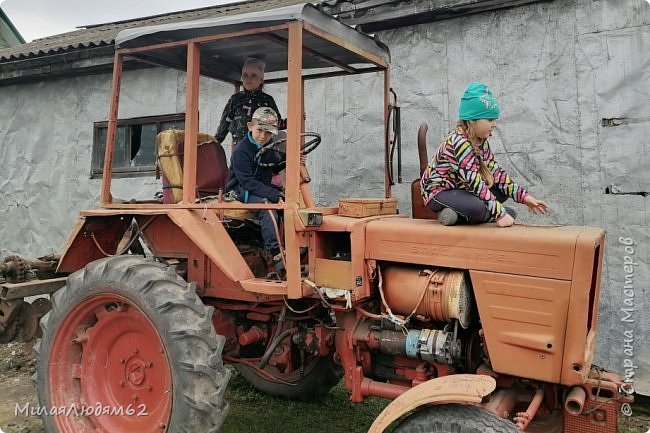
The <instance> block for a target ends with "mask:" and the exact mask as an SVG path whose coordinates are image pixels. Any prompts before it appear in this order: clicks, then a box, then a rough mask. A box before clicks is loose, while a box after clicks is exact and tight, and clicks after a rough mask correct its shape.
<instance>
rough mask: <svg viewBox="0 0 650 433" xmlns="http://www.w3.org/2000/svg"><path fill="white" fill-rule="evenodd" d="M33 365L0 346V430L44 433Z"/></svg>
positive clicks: (642, 430)
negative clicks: (30, 410)
mask: <svg viewBox="0 0 650 433" xmlns="http://www.w3.org/2000/svg"><path fill="white" fill-rule="evenodd" d="M35 368H36V361H35V360H34V358H33V356H32V345H31V344H30V343H8V344H2V345H0V432H2V433H45V431H44V430H43V425H42V423H41V419H40V418H39V417H38V416H30V415H26V414H24V412H25V411H24V410H23V411H22V413H21V410H20V409H21V408H23V409H24V408H25V405H30V406H36V405H37V398H36V391H35V389H34V386H33V384H32V380H31V377H32V375H33V374H34V371H35ZM633 413H634V415H633V416H631V417H622V416H621V417H620V423H619V432H621V433H648V432H650V399H648V398H643V399H642V401H641V402H640V403H639V404H635V405H634V406H633Z"/></svg>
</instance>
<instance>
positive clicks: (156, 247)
mask: <svg viewBox="0 0 650 433" xmlns="http://www.w3.org/2000/svg"><path fill="white" fill-rule="evenodd" d="M249 57H256V58H260V59H262V60H263V61H264V62H265V63H266V76H265V80H264V82H265V84H272V83H286V101H287V105H286V108H285V110H286V111H285V113H286V118H287V120H286V138H284V139H280V140H276V143H275V144H274V149H272V150H273V151H277V149H278V148H279V147H282V149H281V151H282V153H283V154H285V152H286V154H285V155H286V156H285V158H286V169H285V175H284V178H285V179H284V195H285V200H284V203H280V204H273V203H269V204H246V203H240V202H236V201H228V200H227V196H226V193H227V192H228V191H225V190H224V189H223V188H222V187H223V184H224V182H225V179H226V178H227V173H224V172H225V171H226V170H227V159H226V158H227V157H226V155H225V152H224V149H222V148H221V147H220V146H219V145H218V144H216V143H214V142H213V140H212V138H211V136H209V135H208V134H205V132H206V131H200V130H199V104H200V96H199V95H200V93H201V87H202V86H204V85H205V84H204V83H205V81H204V80H206V79H215V80H220V81H222V82H226V83H230V84H232V85H233V90H234V91H235V92H236V91H238V90H239V89H240V86H241V81H240V80H241V72H240V71H241V67H242V64H243V63H244V62H245V60H246V59H247V58H249ZM389 59H390V55H389V51H388V48H387V47H386V46H385V45H384V44H382V43H381V42H379V41H378V40H377V39H375V38H371V37H370V36H368V35H366V34H363V33H361V32H359V31H357V30H355V29H353V28H351V27H349V26H347V25H344V24H342V23H341V22H339V21H337V20H336V19H334V18H333V17H331V16H329V15H327V14H325V13H323V12H321V11H320V10H318V9H317V8H316V7H314V6H312V5H309V4H298V5H293V6H287V7H282V8H278V9H275V10H272V11H261V12H250V13H245V14H241V15H236V16H232V17H228V16H227V17H215V18H210V19H202V20H198V21H190V22H182V23H174V24H165V25H157V26H151V27H140V28H134V29H128V30H124V31H122V32H120V34H119V35H118V36H117V38H116V51H115V60H114V72H113V84H112V90H111V98H110V101H111V102H110V108H109V120H108V132H107V144H106V150H105V157H104V170H103V178H102V190H101V196H100V207H101V210H98V211H88V212H86V213H84V216H86V217H92V216H93V215H94V216H98V215H102V216H108V215H114V216H117V215H122V216H125V217H127V219H128V217H129V216H133V218H134V219H135V220H136V222H138V224H139V226H142V225H144V224H146V223H147V221H148V219H150V218H151V215H160V217H155V220H156V221H152V222H150V223H149V224H148V226H147V229H143V230H140V232H141V235H142V237H143V238H144V239H145V241H146V242H147V244H148V246H149V248H150V249H152V252H153V254H154V256H157V257H165V256H170V255H171V256H172V257H179V256H182V257H183V258H185V257H187V254H186V253H185V251H187V249H188V248H186V247H184V246H181V245H178V246H176V245H170V242H172V244H173V240H171V239H170V240H169V241H165V240H163V239H165V238H168V237H169V236H168V235H166V234H165V233H160V232H159V229H156V227H158V226H160V230H163V231H165V230H164V229H163V228H162V227H166V226H167V224H168V223H162V222H160V221H163V220H164V221H169V220H170V219H171V220H174V221H178V218H189V219H190V220H192V221H194V220H195V218H198V219H197V221H199V222H202V223H201V224H198V225H199V226H200V225H205V221H206V220H205V218H204V216H205V213H206V212H208V213H209V214H210V215H214V218H212V219H214V220H219V221H222V220H224V218H228V215H231V216H232V215H241V214H242V212H244V213H245V212H246V211H251V210H260V209H274V210H276V211H281V212H282V214H283V215H284V217H283V220H282V223H281V227H279V231H280V232H282V233H283V237H284V249H285V257H286V267H287V277H286V282H282V283H279V285H278V283H277V282H276V283H273V284H272V285H271V287H268V285H269V283H267V282H264V281H262V280H260V279H259V278H258V277H259V276H260V275H261V274H263V272H262V271H259V272H255V271H251V270H250V269H246V268H247V267H248V268H256V267H257V268H259V264H257V265H255V264H252V263H251V262H250V260H249V261H248V265H247V264H246V263H242V262H239V263H237V262H238V261H237V260H231V261H230V262H231V264H230V265H222V264H221V263H223V260H221V259H220V258H219V257H218V256H219V255H220V253H217V252H216V250H218V249H219V248H218V247H217V244H219V243H222V242H221V241H220V240H219V235H218V234H216V235H215V234H211V235H207V234H206V233H200V234H199V233H194V232H195V231H197V229H196V228H194V227H189V226H188V225H187V224H186V225H184V228H183V229H182V231H183V234H184V236H183V237H185V236H187V237H189V238H190V239H192V238H196V239H198V238H201V239H202V240H203V241H202V243H203V245H202V246H201V247H200V249H203V251H204V252H205V253H206V254H207V257H208V259H207V260H206V263H210V262H212V263H217V264H218V265H217V266H218V267H221V266H224V267H230V269H221V271H222V272H223V273H225V274H226V275H228V276H229V277H231V278H233V279H234V280H235V281H237V282H238V283H242V284H243V285H244V286H245V287H248V290H252V291H258V290H259V291H262V292H267V293H268V292H271V293H277V294H283V295H286V294H288V295H289V296H290V297H295V298H297V297H301V296H303V295H305V294H307V293H309V292H311V291H312V290H311V289H310V288H309V287H308V286H305V285H304V284H302V283H301V259H300V251H301V247H302V251H303V260H302V262H303V266H302V269H303V273H304V269H305V267H304V262H305V259H304V256H305V255H304V251H305V250H306V248H307V247H308V246H309V235H308V233H309V232H313V231H317V230H319V229H320V228H322V222H323V218H324V217H327V216H328V215H333V214H337V213H338V208H337V207H327V208H319V207H317V206H316V204H315V203H314V199H313V198H312V194H311V191H310V188H309V181H310V175H309V173H308V171H307V168H306V167H305V165H304V164H301V155H305V154H307V153H309V152H311V151H312V150H314V149H315V148H316V147H317V146H318V144H319V143H320V141H321V138H320V135H319V134H317V133H316V134H315V133H309V131H305V113H308V112H309V107H305V96H304V95H305V92H306V91H308V88H309V81H310V80H313V79H322V78H331V77H339V76H343V75H352V74H366V73H375V74H379V75H380V76H383V81H384V86H383V87H384V93H383V95H378V97H377V107H378V110H381V109H382V108H383V117H384V119H386V117H387V116H388V111H389V100H390V94H389V91H390V83H389V72H388V66H389ZM133 60H136V62H135V64H140V65H144V64H148V65H155V66H161V67H167V68H173V69H177V70H181V71H184V72H185V78H186V85H185V87H186V95H185V128H184V131H175V132H174V131H165V132H163V133H161V134H160V135H159V137H158V160H159V166H160V168H161V171H162V174H163V182H164V188H163V191H164V194H163V197H164V200H163V203H152V202H151V200H149V199H148V198H146V197H142V198H136V199H131V200H129V201H125V200H120V199H119V198H118V197H115V196H114V195H113V193H112V191H111V184H112V180H113V176H112V164H113V159H114V149H115V137H116V130H117V119H118V117H119V116H118V113H119V109H120V99H121V98H128V89H126V90H123V88H122V87H123V86H122V76H123V70H124V69H125V65H133V64H134V62H133ZM282 108H283V107H281V109H282ZM323 140H324V141H325V142H327V137H324V138H323ZM388 141H389V138H388V137H387V138H386V142H385V143H384V148H385V150H386V149H387V148H388V146H389V142H388ZM178 149H181V151H180V152H179V151H178ZM226 150H229V149H226ZM386 154H387V152H386ZM169 177H174V179H172V180H170V179H169ZM206 195H207V196H210V197H211V199H210V200H208V201H206V200H201V198H202V197H204V196H206ZM390 195H391V191H390V182H389V181H388V177H387V176H386V180H385V198H389V197H390ZM379 201H381V200H379ZM390 204H391V205H392V207H391V208H390V209H389V210H388V211H386V209H384V210H383V213H386V212H392V213H395V212H396V209H395V204H394V200H393V201H391V203H390ZM361 205H362V206H363V203H362V204H361ZM382 206H383V204H382ZM352 211H356V209H353V210H352ZM144 214H146V215H148V216H147V217H145V216H143V215H144ZM172 215H184V216H183V217H180V216H172ZM200 215H203V217H202V216H200ZM208 219H210V218H208ZM80 224H81V223H80ZM124 225H127V224H124ZM173 225H176V226H178V224H177V223H176V222H175V223H173ZM226 227H227V226H226ZM78 228H79V231H77V233H76V234H78V233H79V232H83V231H84V230H85V229H83V228H82V226H79V227H78ZM227 228H228V227H227ZM123 230H124V227H120V228H115V235H114V236H115V237H118V236H117V233H119V232H122V231H123ZM336 230H338V229H336ZM343 230H344V231H345V229H343ZM198 231H199V232H200V230H198ZM231 232H232V231H231ZM76 234H73V238H72V239H71V240H70V247H69V248H67V250H66V252H65V254H64V257H63V258H62V260H61V264H60V267H59V268H60V270H64V269H65V270H68V271H72V270H76V269H78V268H79V267H81V266H82V265H83V263H82V262H80V261H79V259H77V258H76V257H78V256H77V253H76V252H78V251H82V250H83V251H84V254H88V253H90V255H91V257H93V256H94V257H93V258H99V257H101V256H102V255H103V254H102V253H101V251H99V250H98V249H97V248H95V247H94V246H93V245H92V244H90V243H88V242H87V241H86V240H83V239H80V238H79V237H77V236H76ZM232 234H233V233H231V235H232ZM335 237H336V236H335ZM210 238H213V239H212V240H210ZM105 241H107V242H108V240H105ZM112 242H113V244H114V245H111V246H110V247H108V246H107V247H106V248H103V249H105V250H106V251H109V250H110V249H111V248H113V251H112V252H115V248H116V247H117V244H116V243H115V242H116V241H112ZM84 243H88V245H81V244H84ZM170 249H171V250H174V249H176V250H180V251H183V252H182V253H181V252H178V251H170ZM89 250H90V251H89ZM233 251H234V250H233ZM240 252H241V249H240ZM335 253H336V252H335V251H333V252H332V255H334V254H335ZM344 253H349V248H348V251H347V252H345V251H344ZM328 254H329V252H328ZM310 259H311V260H312V263H313V262H314V261H315V259H316V257H311V258H310ZM86 260H87V259H83V261H84V262H85V261H86ZM232 262H235V264H234V266H233V265H232ZM311 275H312V278H315V277H314V270H313V266H312V271H311ZM202 280H204V279H202ZM244 281H247V282H244Z"/></svg>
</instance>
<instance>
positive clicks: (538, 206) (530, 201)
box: [524, 195, 548, 215]
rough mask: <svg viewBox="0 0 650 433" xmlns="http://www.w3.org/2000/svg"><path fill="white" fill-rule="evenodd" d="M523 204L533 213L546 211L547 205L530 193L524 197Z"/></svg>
mask: <svg viewBox="0 0 650 433" xmlns="http://www.w3.org/2000/svg"><path fill="white" fill-rule="evenodd" d="M524 204H525V205H526V206H528V208H529V209H530V210H532V211H533V212H534V213H535V214H537V215H539V214H545V213H547V212H548V205H547V204H546V202H545V201H542V200H537V199H536V198H535V197H533V196H532V195H527V196H526V198H525V199H524Z"/></svg>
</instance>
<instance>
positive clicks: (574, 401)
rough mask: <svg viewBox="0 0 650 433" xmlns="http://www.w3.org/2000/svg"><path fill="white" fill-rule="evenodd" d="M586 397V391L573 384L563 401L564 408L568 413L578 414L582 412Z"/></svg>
mask: <svg viewBox="0 0 650 433" xmlns="http://www.w3.org/2000/svg"><path fill="white" fill-rule="evenodd" d="M586 398H587V393H586V392H585V390H584V388H582V387H579V386H574V387H573V388H571V391H569V395H567V397H566V400H565V401H564V410H566V412H567V413H568V414H570V415H573V416H578V415H580V414H581V413H582V411H583V410H584V407H585V399H586Z"/></svg>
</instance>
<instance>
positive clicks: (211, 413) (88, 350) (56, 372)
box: [34, 256, 230, 433]
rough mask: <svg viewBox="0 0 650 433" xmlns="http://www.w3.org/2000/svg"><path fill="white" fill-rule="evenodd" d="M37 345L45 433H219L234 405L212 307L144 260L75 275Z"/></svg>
mask: <svg viewBox="0 0 650 433" xmlns="http://www.w3.org/2000/svg"><path fill="white" fill-rule="evenodd" d="M52 300H53V302H52V303H53V305H52V310H51V311H50V312H49V313H48V314H47V315H45V316H44V317H43V319H42V320H41V326H42V328H43V338H42V339H41V340H40V342H39V343H37V344H36V346H35V347H34V351H35V352H36V356H37V359H38V368H37V372H36V377H35V381H36V385H37V388H38V399H39V404H40V406H39V410H41V411H42V412H41V413H40V414H41V415H42V417H43V423H44V426H45V431H46V432H48V433H82V432H89V431H92V432H101V433H119V432H136V431H137V432H141V433H154V432H156V433H164V432H170V433H171V432H173V433H176V432H216V431H218V430H219V428H220V426H221V425H222V423H223V421H224V419H225V417H226V415H227V413H228V410H229V406H228V404H227V403H226V401H225V400H224V398H223V395H224V392H225V389H226V385H227V383H228V379H229V377H230V372H229V371H228V370H226V369H225V368H224V366H223V362H222V359H221V351H222V348H223V345H224V342H225V339H224V337H222V336H218V335H217V334H216V333H215V331H214V328H213V326H212V321H211V320H212V307H207V306H205V305H204V304H203V303H202V302H201V299H200V298H199V297H198V296H197V295H196V293H195V291H194V289H193V287H192V286H191V285H188V284H187V283H186V282H185V281H184V280H183V279H181V278H180V277H179V276H178V275H176V273H175V272H174V270H173V269H172V268H169V267H167V266H164V265H162V264H160V263H156V262H152V261H148V260H145V259H143V258H141V257H138V256H118V257H112V258H107V259H101V260H98V261H95V262H93V263H90V264H89V265H88V266H87V267H86V268H85V269H83V270H80V271H78V272H75V273H74V274H72V275H71V276H70V277H69V278H68V280H67V284H66V286H65V287H63V288H62V289H61V290H59V291H57V292H56V293H55V294H54V296H53V298H52Z"/></svg>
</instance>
